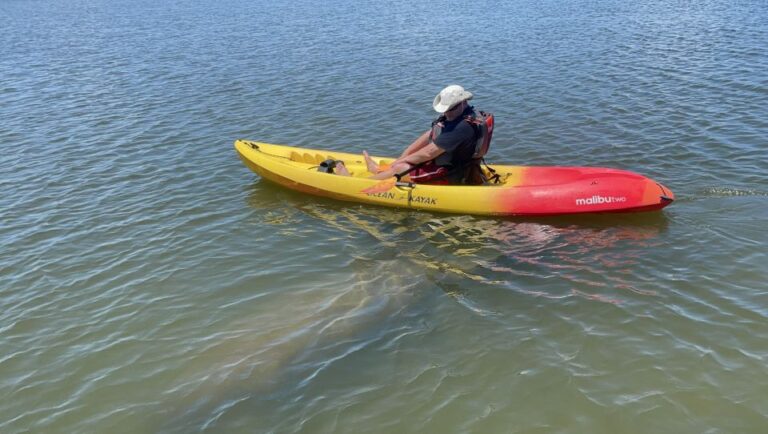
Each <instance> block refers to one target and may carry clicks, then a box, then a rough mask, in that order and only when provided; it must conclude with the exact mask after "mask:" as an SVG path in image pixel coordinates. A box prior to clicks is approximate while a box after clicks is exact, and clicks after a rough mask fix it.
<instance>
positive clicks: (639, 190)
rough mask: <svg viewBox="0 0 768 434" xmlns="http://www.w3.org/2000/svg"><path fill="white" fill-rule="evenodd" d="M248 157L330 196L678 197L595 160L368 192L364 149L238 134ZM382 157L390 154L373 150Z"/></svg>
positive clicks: (442, 199) (425, 204) (422, 203)
mask: <svg viewBox="0 0 768 434" xmlns="http://www.w3.org/2000/svg"><path fill="white" fill-rule="evenodd" d="M235 149H236V150H237V153H238V155H239V156H240V158H241V159H242V161H243V163H245V165H246V166H247V167H248V168H249V169H251V170H252V171H254V172H255V173H257V174H258V175H259V176H261V177H262V178H263V179H266V180H268V181H271V182H274V183H276V184H279V185H282V186H284V187H287V188H290V189H292V190H296V191H300V192H304V193H307V194H312V195H316V196H323V197H329V198H332V199H338V200H344V201H351V202H360V203H369V204H376V205H384V206H391V207H400V208H410V209H421V210H428V211H437V212H448V213H459V214H477V215H519V216H545V215H565V214H584V213H616V212H647V211H658V210H660V209H662V208H664V207H665V206H667V205H669V204H670V203H672V201H674V194H673V193H672V191H670V190H669V189H668V188H666V187H665V186H663V185H661V184H659V183H657V182H655V181H653V180H652V179H649V178H646V177H644V176H642V175H639V174H636V173H634V172H630V171H625V170H618V169H606V168H595V167H561V166H549V167H544V166H509V165H493V168H494V169H495V170H496V172H497V173H498V174H499V175H500V180H501V182H500V183H498V184H492V185H483V186H471V185H426V184H411V183H398V185H396V186H395V187H393V188H391V189H390V190H388V191H384V192H379V193H364V192H363V190H365V189H367V188H369V187H372V186H373V185H375V184H376V183H378V182H379V181H376V180H372V179H369V178H368V177H369V176H371V174H370V173H368V172H367V169H366V166H365V162H364V160H363V156H362V155H359V154H351V153H345V152H336V151H326V150H318V149H307V148H297V147H291V146H283V145H273V144H269V143H262V142H254V141H249V140H237V141H236V142H235ZM373 158H374V160H376V161H377V162H380V163H388V162H391V161H392V159H391V158H385V157H373ZM326 159H334V160H342V161H344V163H345V166H346V167H347V168H348V169H349V171H350V173H351V176H339V175H333V174H328V173H323V172H319V171H318V170H317V168H318V166H319V164H320V163H321V162H322V161H324V160H326Z"/></svg>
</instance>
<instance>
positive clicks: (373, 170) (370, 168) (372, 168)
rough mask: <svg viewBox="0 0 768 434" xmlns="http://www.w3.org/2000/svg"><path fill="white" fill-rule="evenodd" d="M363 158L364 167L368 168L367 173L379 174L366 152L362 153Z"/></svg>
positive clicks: (377, 166) (374, 163) (377, 167)
mask: <svg viewBox="0 0 768 434" xmlns="http://www.w3.org/2000/svg"><path fill="white" fill-rule="evenodd" d="M363 157H364V158H365V165H366V166H368V171H369V172H371V173H379V165H378V164H376V162H375V161H373V158H371V156H370V155H368V152H366V151H363Z"/></svg>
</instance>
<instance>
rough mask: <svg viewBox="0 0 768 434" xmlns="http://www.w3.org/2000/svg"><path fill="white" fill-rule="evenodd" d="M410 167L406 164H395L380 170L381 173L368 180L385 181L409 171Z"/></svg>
mask: <svg viewBox="0 0 768 434" xmlns="http://www.w3.org/2000/svg"><path fill="white" fill-rule="evenodd" d="M410 168H411V165H410V164H408V163H395V164H393V165H392V166H390V167H389V168H387V169H385V170H382V171H381V172H379V173H377V174H375V175H373V176H371V177H370V179H387V178H391V177H393V176H395V175H396V174H398V173H403V172H405V171H406V170H408V169H410Z"/></svg>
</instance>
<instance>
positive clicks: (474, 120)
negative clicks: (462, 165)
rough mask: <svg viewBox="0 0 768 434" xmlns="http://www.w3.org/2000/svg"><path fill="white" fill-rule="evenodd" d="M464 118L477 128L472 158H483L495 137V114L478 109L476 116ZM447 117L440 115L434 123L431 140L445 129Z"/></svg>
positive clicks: (474, 128)
mask: <svg viewBox="0 0 768 434" xmlns="http://www.w3.org/2000/svg"><path fill="white" fill-rule="evenodd" d="M464 120H465V121H466V122H467V123H469V125H470V126H471V127H472V129H473V130H475V137H476V139H475V150H474V152H473V153H472V157H471V159H472V160H482V159H483V157H485V154H487V153H488V149H489V148H490V147H491V138H492V137H493V114H491V113H486V112H484V111H478V112H477V113H475V115H474V116H472V115H467V116H464ZM443 122H445V117H444V116H440V117H439V118H438V119H437V120H436V121H435V122H433V123H432V132H431V133H430V136H429V138H430V140H431V141H433V142H434V141H435V140H436V139H437V136H439V135H440V133H441V132H442V131H443V127H444V124H443Z"/></svg>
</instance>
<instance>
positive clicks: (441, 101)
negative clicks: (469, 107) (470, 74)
mask: <svg viewBox="0 0 768 434" xmlns="http://www.w3.org/2000/svg"><path fill="white" fill-rule="evenodd" d="M470 99H472V93H471V92H467V91H466V90H464V88H463V87H461V86H459V85H458V84H452V85H450V86H448V87H446V88H445V89H443V90H441V91H440V93H438V94H437V96H436V97H435V100H434V101H432V108H434V109H435V111H436V112H438V113H445V112H446V111H448V109H449V108H451V107H453V106H455V105H456V104H458V103H460V102H462V101H467V100H470Z"/></svg>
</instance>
